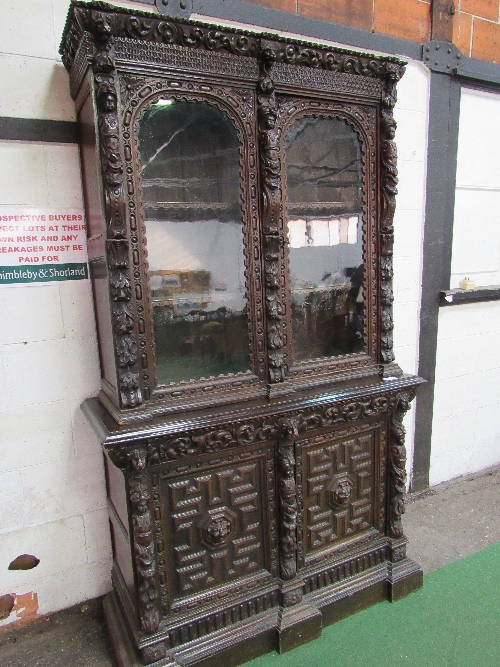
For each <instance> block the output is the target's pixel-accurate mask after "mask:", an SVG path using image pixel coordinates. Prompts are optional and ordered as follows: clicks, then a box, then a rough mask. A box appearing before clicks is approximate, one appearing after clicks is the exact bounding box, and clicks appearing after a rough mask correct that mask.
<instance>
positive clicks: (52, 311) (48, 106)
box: [0, 0, 428, 624]
mask: <svg viewBox="0 0 500 667" xmlns="http://www.w3.org/2000/svg"><path fill="white" fill-rule="evenodd" d="M67 5H68V2H67V0H52V2H50V1H49V0H32V4H31V6H30V12H27V11H26V8H25V6H24V5H22V4H20V3H19V2H17V1H16V2H14V0H11V1H7V0H4V1H3V2H2V21H1V22H0V49H1V52H0V80H2V82H3V85H2V94H1V95H0V116H18V117H24V118H41V119H54V120H74V119H75V115H74V107H73V102H72V100H71V98H70V96H69V92H68V90H69V87H68V81H67V75H66V72H65V70H64V68H63V66H62V64H61V63H60V61H59V59H58V56H57V46H58V43H59V38H60V35H61V33H62V29H63V25H64V21H65V15H66V11H67ZM48 7H49V9H50V7H51V8H52V14H51V12H50V11H47V8H48ZM21 27H22V28H21ZM427 108H428V75H427V72H426V70H425V68H423V66H421V65H420V64H418V63H410V64H409V65H408V68H407V74H406V75H405V77H404V78H403V80H402V82H401V84H400V87H399V101H398V104H397V107H396V118H397V121H398V123H399V127H398V131H397V137H396V138H397V141H398V147H399V158H400V161H399V172H400V184H399V195H398V200H397V213H396V220H395V226H396V242H395V258H394V262H395V270H396V280H395V304H394V315H395V325H396V331H395V346H396V356H397V360H398V361H399V363H400V365H401V366H402V367H403V369H404V370H406V371H408V372H412V373H414V372H415V371H416V369H417V353H418V321H419V313H418V307H419V295H420V272H421V245H422V225H423V215H424V183H425V156H426V127H427ZM0 206H33V207H54V206H61V207H63V206H64V207H72V208H80V207H81V206H82V194H81V184H80V174H79V163H78V151H77V148H76V147H75V146H72V145H56V144H43V143H21V142H0ZM0 313H1V320H0V396H1V397H2V401H1V404H0V448H1V449H0V596H2V595H5V594H14V595H16V596H18V598H17V600H18V604H17V608H15V609H14V611H13V612H12V614H11V615H10V617H9V618H8V619H5V620H4V621H1V622H0V624H6V623H10V622H13V621H16V620H18V619H19V618H22V617H23V615H29V614H30V613H33V609H36V605H37V604H38V613H40V614H42V613H48V612H51V611H54V610H57V609H62V608H64V607H67V606H70V605H72V604H76V603H78V602H81V601H83V600H85V599H89V598H92V597H95V596H98V595H101V594H103V593H105V592H107V590H109V587H110V569H111V554H110V545H109V532H108V523H107V516H106V509H105V489H104V479H103V468H102V458H101V452H100V445H99V442H98V441H97V439H96V437H95V436H94V434H93V433H92V431H91V430H90V428H89V427H88V425H87V424H86V422H85V419H84V418H83V416H82V414H81V412H80V410H79V405H80V403H81V401H82V400H83V399H84V398H86V397H87V396H91V395H95V394H96V393H97V392H98V390H99V365H98V357H97V347H96V340H95V324H94V315H93V309H92V300H91V294H90V285H89V283H88V282H83V281H82V282H66V283H59V284H57V283H49V284H45V285H39V286H3V287H2V288H0ZM406 425H407V428H408V437H407V444H408V449H409V450H410V451H409V460H410V461H411V448H412V441H413V412H410V413H409V415H408V416H407V419H406ZM24 553H27V554H33V555H35V556H36V557H37V558H39V559H40V564H39V565H38V566H37V567H36V568H34V569H32V570H30V571H20V572H19V571H17V572H13V571H9V570H8V569H7V568H8V565H9V563H10V562H11V561H12V560H14V558H16V557H17V556H19V555H20V554H24ZM36 598H37V599H38V602H37V601H36ZM28 600H30V601H31V603H33V606H32V609H31V611H29V610H28V609H27V607H26V605H27V601H28ZM25 607H26V609H25ZM23 609H24V611H23Z"/></svg>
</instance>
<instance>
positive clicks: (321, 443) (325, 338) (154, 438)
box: [61, 0, 422, 667]
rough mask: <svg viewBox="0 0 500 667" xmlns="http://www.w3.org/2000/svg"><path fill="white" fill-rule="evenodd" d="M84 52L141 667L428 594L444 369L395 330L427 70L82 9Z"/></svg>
mask: <svg viewBox="0 0 500 667" xmlns="http://www.w3.org/2000/svg"><path fill="white" fill-rule="evenodd" d="M61 55H62V59H63V62H64V65H65V66H66V68H67V69H68V71H69V74H70V87H71V93H72V95H73V98H74V100H75V105H76V109H77V116H78V123H79V125H80V128H81V130H82V131H81V133H80V136H81V160H82V174H83V184H84V195H85V206H86V211H87V218H88V224H89V237H90V238H89V258H90V267H91V279H92V287H93V291H94V303H95V309H96V321H97V335H98V339H99V350H100V357H101V369H102V385H101V393H100V395H99V397H97V398H94V399H91V400H88V401H86V402H85V403H84V405H83V406H82V409H83V410H84V413H85V415H86V416H87V418H88V419H89V420H90V423H91V424H92V427H93V428H94V430H95V432H96V433H97V434H98V436H99V438H100V439H101V442H102V444H103V450H104V453H105V468H106V481H107V492H108V508H109V519H110V525H111V536H112V547H113V573H112V592H111V593H110V594H109V596H107V598H106V601H105V615H106V620H107V623H108V627H109V630H110V633H111V638H112V642H113V646H114V649H115V653H116V657H117V660H118V664H119V665H120V667H139V666H140V665H153V666H154V667H164V666H165V665H172V666H173V665H188V664H189V665H192V666H193V667H194V666H198V667H201V666H203V667H210V666H211V665H213V664H214V661H221V660H222V661H224V662H225V663H227V664H231V665H237V664H240V663H241V662H244V661H246V660H249V659H250V658H253V657H255V656H257V655H260V654H261V653H264V652H266V651H270V650H278V651H280V652H284V651H287V650H290V649H293V648H294V647H295V646H297V645H299V644H301V643H304V642H306V641H308V640H310V639H313V638H315V637H317V636H319V635H320V634H321V629H322V627H323V625H324V624H325V623H330V622H333V621H335V620H338V619H339V618H341V617H343V616H345V615H347V614H349V613H352V612H354V611H357V610H358V609H361V608H363V607H365V606H368V605H370V604H373V603H375V602H378V601H380V600H382V599H387V598H389V599H390V600H395V599H398V598H399V597H402V596H404V595H407V594H408V593H411V592H412V591H413V590H415V589H416V588H418V587H420V586H421V585H422V572H421V570H420V568H419V567H418V565H416V564H415V563H413V562H412V561H411V560H409V559H408V558H407V556H406V543H407V540H406V537H405V535H404V532H403V526H402V520H401V518H402V514H403V511H404V491H405V488H406V476H405V456H406V450H405V444H404V437H405V430H404V427H403V418H404V415H405V413H406V412H407V410H408V409H409V406H410V403H411V400H412V399H413V397H414V395H415V393H416V391H417V388H418V386H419V384H420V383H421V382H422V380H421V379H420V378H417V377H414V376H411V375H406V374H404V372H403V370H402V369H400V368H399V366H398V365H397V364H396V361H395V359H394V352H393V342H392V341H393V339H392V336H393V317H392V302H393V291H392V272H393V266H392V249H393V242H394V237H393V215H394V208H395V195H394V192H395V186H396V183H397V166H396V145H395V142H394V131H395V122H394V118H393V108H394V104H395V101H396V86H397V82H398V80H399V79H400V77H401V76H402V75H403V73H404V63H402V62H400V61H399V60H397V59H394V58H384V57H379V56H372V55H365V54H359V53H352V52H349V51H347V50H343V49H340V48H336V47H335V48H332V47H331V46H326V45H321V44H306V43H304V42H300V41H294V40H292V39H289V38H283V37H280V36H273V35H269V34H266V35H263V34H258V33H255V32H245V31H242V30H240V29H230V28H221V27H218V26H214V25H210V24H206V23H202V22H193V21H184V20H182V19H177V18H168V19H167V18H165V17H163V16H160V15H158V14H155V13H149V12H146V11H144V12H141V11H136V10H135V9H124V8H118V7H116V6H111V5H106V4H105V3H102V2H96V3H86V2H80V1H79V0H76V1H75V2H73V3H72V5H71V7H70V10H69V15H68V20H67V23H66V27H65V30H64V34H63V39H62V44H61ZM344 98H345V100H344Z"/></svg>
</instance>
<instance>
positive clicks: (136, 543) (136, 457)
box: [128, 448, 160, 634]
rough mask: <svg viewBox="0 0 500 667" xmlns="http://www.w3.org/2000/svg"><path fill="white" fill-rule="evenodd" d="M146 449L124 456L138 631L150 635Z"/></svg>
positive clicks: (152, 573) (151, 558)
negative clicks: (129, 468)
mask: <svg viewBox="0 0 500 667" xmlns="http://www.w3.org/2000/svg"><path fill="white" fill-rule="evenodd" d="M146 460H147V452H146V449H143V448H137V449H134V450H132V451H131V452H130V453H129V455H128V462H129V465H130V467H131V469H132V471H131V472H130V474H129V476H128V488H129V500H130V505H131V508H132V517H131V518H132V531H133V553H134V560H135V565H136V568H135V569H136V575H137V592H138V602H139V604H138V606H139V619H140V623H141V628H142V630H143V631H144V632H145V633H147V634H151V633H153V632H155V631H156V630H157V629H158V625H159V622H160V615H159V612H158V597H159V596H158V585H157V582H156V558H155V549H154V534H153V518H152V508H151V494H150V490H149V482H148V476H147V474H146V473H145V471H144V470H145V468H146Z"/></svg>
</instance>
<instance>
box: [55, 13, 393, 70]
mask: <svg viewBox="0 0 500 667" xmlns="http://www.w3.org/2000/svg"><path fill="white" fill-rule="evenodd" d="M96 11H98V12H100V13H101V14H105V15H106V19H107V21H108V23H109V25H110V28H111V34H112V35H113V36H114V37H123V38H128V39H133V40H137V41H142V42H154V43H157V44H173V45H178V46H185V47H189V48H195V49H205V50H208V51H226V52H228V53H232V54H235V55H239V56H247V57H248V56H250V57H257V58H258V59H259V60H262V59H265V57H266V55H265V53H266V50H267V47H268V45H269V43H270V42H272V43H273V47H272V49H273V51H274V53H275V55H276V58H275V60H276V62H277V63H288V64H294V65H300V66H303V67H309V68H315V69H324V70H327V71H329V72H336V73H346V74H353V75H357V76H364V77H371V78H378V79H381V80H386V78H387V75H388V71H389V69H393V68H401V67H402V66H403V63H402V61H400V60H398V59H396V58H389V57H385V58H384V59H383V60H382V59H380V58H378V57H376V56H373V55H370V54H360V53H354V52H352V51H349V50H347V49H341V48H332V47H325V46H324V45H319V44H314V43H310V42H305V41H302V40H293V41H291V40H290V39H289V38H284V37H280V36H279V35H276V34H272V33H267V32H263V33H261V34H260V35H256V34H255V33H252V32H248V31H245V30H239V29H232V28H227V27H218V26H216V27H214V26H213V25H207V24H204V23H201V22H196V21H187V20H183V19H175V18H168V19H167V18H165V17H162V16H158V14H153V13H150V12H143V11H137V10H135V9H134V10H133V9H126V8H121V7H120V8H117V7H116V6H113V5H108V4H107V3H105V2H94V3H83V2H79V1H77V2H73V3H72V5H71V7H70V10H69V14H68V19H67V21H66V26H65V29H64V33H63V38H62V41H61V46H60V53H61V56H62V58H63V62H64V64H65V66H66V67H67V68H68V69H70V68H71V66H72V63H73V59H74V57H75V53H76V47H77V44H78V40H79V37H80V36H81V35H82V33H83V32H84V31H88V32H92V31H93V25H92V14H93V13H94V12H96ZM262 40H264V44H263V43H262Z"/></svg>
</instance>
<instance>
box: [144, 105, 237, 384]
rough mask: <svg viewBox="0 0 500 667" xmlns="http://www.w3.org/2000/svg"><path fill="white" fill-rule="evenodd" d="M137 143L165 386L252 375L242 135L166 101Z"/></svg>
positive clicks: (220, 120) (207, 111)
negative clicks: (221, 376)
mask: <svg viewBox="0 0 500 667" xmlns="http://www.w3.org/2000/svg"><path fill="white" fill-rule="evenodd" d="M139 140H140V154H141V165H142V166H141V175H142V187H143V193H144V196H143V201H144V213H145V219H146V231H147V245H148V260H149V286H150V290H151V297H152V302H153V333H154V341H155V347H156V363H157V369H156V370H157V377H158V383H159V384H167V383H169V382H178V381H180V380H190V379H192V380H196V379H199V378H201V377H209V376H213V375H219V374H225V373H235V372H238V371H246V370H249V344H248V328H247V315H246V309H247V300H246V295H245V276H244V255H243V231H242V224H243V223H242V214H241V204H240V163H239V159H240V151H239V141H238V137H237V134H236V130H235V128H234V126H233V124H232V123H231V121H230V120H229V119H228V118H227V117H226V116H225V115H224V114H223V113H222V112H220V111H219V110H218V109H217V108H215V107H213V106H210V105H208V104H206V103H203V102H186V101H173V100H165V101H160V102H159V103H158V104H154V105H152V106H151V107H150V108H149V110H148V111H147V112H146V113H145V114H144V116H143V118H142V120H141V121H140V130H139Z"/></svg>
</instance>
